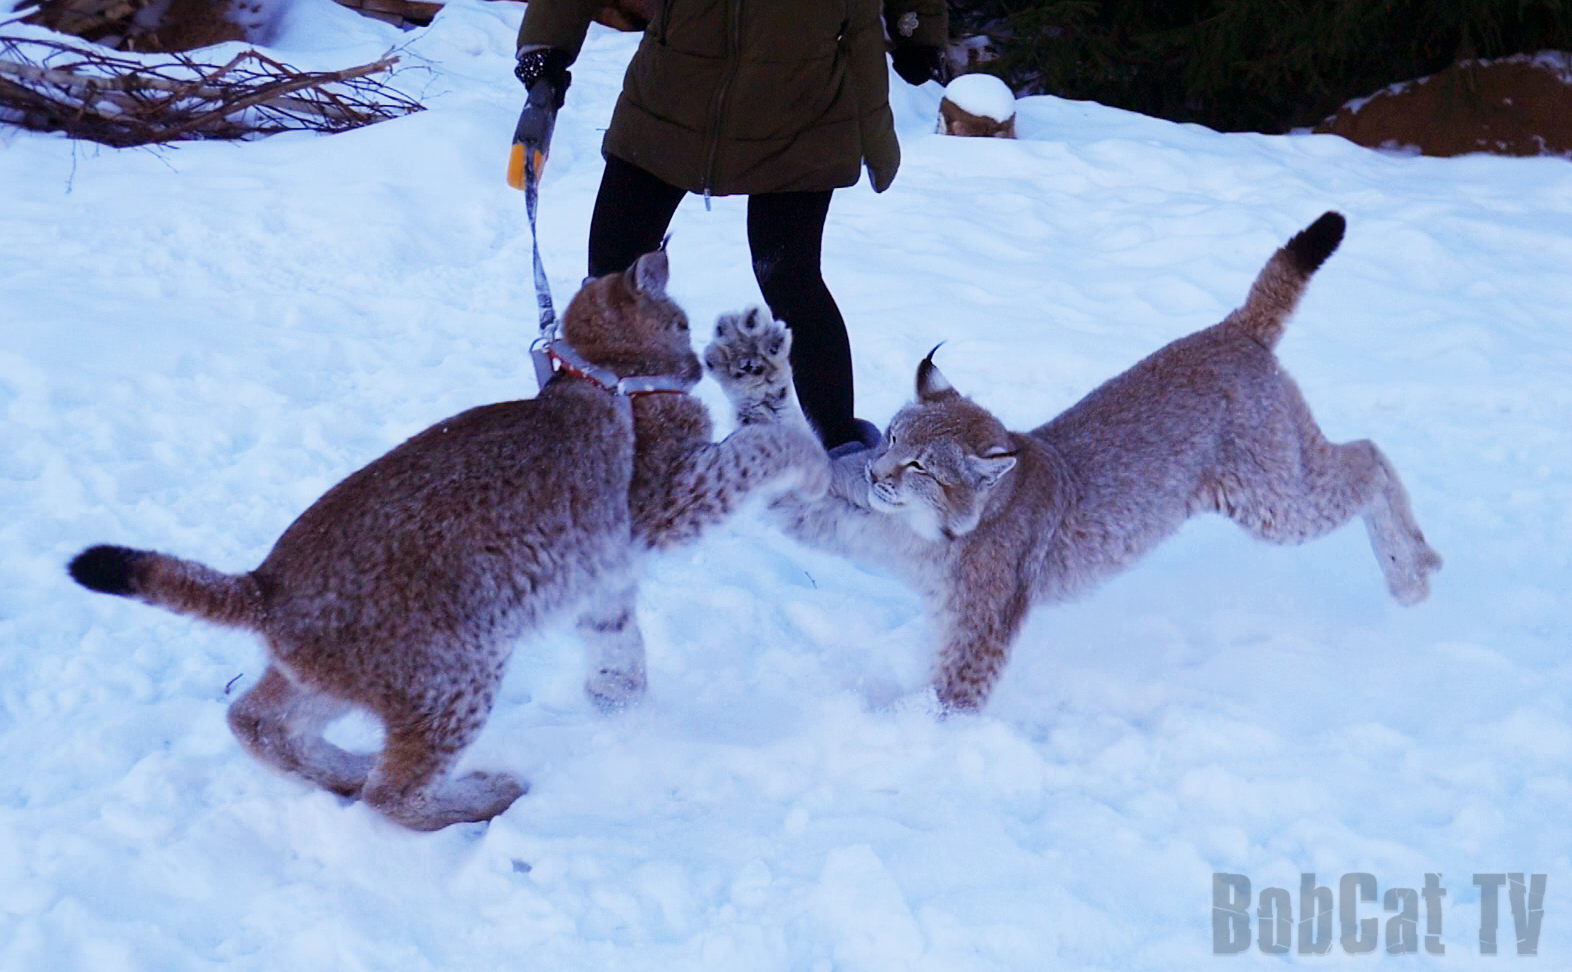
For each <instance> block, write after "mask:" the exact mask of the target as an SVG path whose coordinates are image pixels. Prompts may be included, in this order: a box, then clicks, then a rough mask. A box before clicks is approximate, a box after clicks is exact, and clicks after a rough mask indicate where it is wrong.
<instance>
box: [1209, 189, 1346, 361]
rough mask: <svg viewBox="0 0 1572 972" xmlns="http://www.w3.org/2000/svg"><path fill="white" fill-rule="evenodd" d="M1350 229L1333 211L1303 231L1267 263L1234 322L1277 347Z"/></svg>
mask: <svg viewBox="0 0 1572 972" xmlns="http://www.w3.org/2000/svg"><path fill="white" fill-rule="evenodd" d="M1346 226H1347V221H1346V220H1345V219H1343V216H1342V214H1341V213H1333V212H1329V213H1325V214H1323V215H1322V216H1321V218H1320V219H1318V220H1316V221H1315V222H1313V223H1311V224H1310V225H1309V226H1307V227H1305V228H1304V229H1303V230H1301V231H1300V232H1299V234H1298V235H1297V236H1295V237H1294V238H1293V239H1291V240H1289V241H1288V243H1287V244H1286V245H1285V246H1284V247H1283V248H1282V249H1280V250H1278V251H1277V252H1276V253H1274V254H1273V255H1272V259H1270V260H1268V261H1267V263H1266V267H1265V268H1264V269H1262V271H1261V275H1260V276H1259V277H1256V279H1255V283H1254V284H1252V285H1251V287H1250V296H1249V298H1248V299H1247V300H1246V301H1245V305H1244V306H1243V307H1241V308H1239V310H1237V311H1235V312H1234V314H1233V317H1232V320H1233V321H1234V322H1236V323H1237V324H1239V325H1240V326H1242V327H1244V328H1245V330H1247V331H1248V332H1249V333H1250V335H1251V336H1252V337H1254V338H1255V339H1256V340H1257V341H1260V342H1261V343H1262V344H1264V345H1266V346H1267V347H1268V348H1272V347H1276V346H1277V342H1278V341H1279V340H1281V339H1282V336H1283V330H1284V329H1285V328H1286V327H1287V325H1288V318H1289V316H1290V315H1291V314H1293V312H1294V308H1295V307H1296V306H1298V304H1299V297H1300V295H1302V294H1303V293H1304V290H1305V285H1306V284H1307V283H1309V282H1310V275H1311V274H1313V273H1315V271H1316V270H1317V269H1318V268H1319V267H1320V266H1321V264H1323V263H1325V262H1326V258H1327V257H1329V256H1331V255H1332V251H1334V250H1336V249H1337V245H1338V244H1339V243H1341V242H1343V230H1344V229H1345V228H1346Z"/></svg>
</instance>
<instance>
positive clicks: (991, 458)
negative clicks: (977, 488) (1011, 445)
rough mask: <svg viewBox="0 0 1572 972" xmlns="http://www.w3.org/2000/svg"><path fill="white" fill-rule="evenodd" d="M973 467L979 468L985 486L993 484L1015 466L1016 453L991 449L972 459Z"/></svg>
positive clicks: (978, 472) (978, 473) (978, 471)
mask: <svg viewBox="0 0 1572 972" xmlns="http://www.w3.org/2000/svg"><path fill="white" fill-rule="evenodd" d="M972 468H973V469H975V470H977V475H978V476H979V477H981V479H982V484H983V485H984V486H992V485H994V484H995V483H997V482H998V481H999V480H1001V479H1003V478H1004V474H1005V473H1007V472H1009V471H1010V470H1012V469H1014V468H1015V453H1013V452H1006V451H1004V450H1002V449H989V450H988V451H987V452H985V453H983V454H982V455H981V456H980V457H978V458H976V459H973V460H972Z"/></svg>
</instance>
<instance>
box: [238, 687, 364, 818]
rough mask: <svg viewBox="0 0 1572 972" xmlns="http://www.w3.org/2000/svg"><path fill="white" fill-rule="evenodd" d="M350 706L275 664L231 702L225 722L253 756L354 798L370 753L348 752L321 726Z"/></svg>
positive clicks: (325, 726)
mask: <svg viewBox="0 0 1572 972" xmlns="http://www.w3.org/2000/svg"><path fill="white" fill-rule="evenodd" d="M349 709H350V706H349V705H348V704H347V703H345V702H343V701H341V700H339V699H335V698H333V697H332V696H329V695H325V694H323V693H320V692H316V691H314V690H312V689H308V688H304V687H302V686H300V685H297V684H296V683H294V682H293V681H291V680H290V679H289V678H288V676H286V675H285V674H284V673H283V672H281V671H280V670H279V669H278V668H277V667H276V666H272V665H270V666H268V669H267V671H266V672H265V673H263V675H262V679H261V681H259V682H257V684H256V685H254V686H252V688H251V689H250V690H249V691H247V692H246V693H245V694H244V695H242V696H241V697H240V698H238V699H236V700H235V702H234V704H233V705H231V706H230V707H229V727H230V729H231V730H233V731H234V733H235V738H237V739H239V740H240V743H241V745H243V746H244V747H245V748H246V750H247V751H248V752H250V753H251V755H253V756H255V757H256V758H257V759H260V760H261V761H262V762H264V763H266V764H268V765H269V766H272V767H274V768H275V769H278V770H282V771H283V772H285V773H290V774H293V775H295V776H299V777H302V778H304V779H306V780H309V781H310V782H312V783H315V784H316V785H317V786H320V787H322V788H323V789H324V790H328V791H331V792H333V793H337V794H338V795H339V796H344V797H356V796H359V795H360V791H361V788H362V787H363V786H364V785H365V783H366V775H367V773H369V772H370V770H371V765H372V761H373V757H372V756H370V755H368V754H363V753H350V752H346V751H345V750H342V749H340V748H338V747H337V746H335V745H333V744H332V743H330V742H328V741H327V740H325V739H323V738H322V730H324V729H326V728H327V726H328V724H329V723H331V722H332V721H333V720H334V719H337V718H338V717H339V716H341V715H344V714H345V713H346V712H348V711H349Z"/></svg>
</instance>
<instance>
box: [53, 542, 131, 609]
mask: <svg viewBox="0 0 1572 972" xmlns="http://www.w3.org/2000/svg"><path fill="white" fill-rule="evenodd" d="M142 556H143V555H142V551H140V550H132V549H131V548H129V547H110V546H106V545H103V544H100V545H99V546H96V547H88V548H87V549H86V550H84V551H82V552H81V553H79V554H77V555H76V556H75V557H74V558H73V559H72V560H71V563H70V565H69V566H67V567H66V570H68V571H70V573H71V579H72V580H74V581H76V582H77V583H78V584H81V585H82V586H83V587H85V588H87V589H88V590H90V591H98V592H99V593H100V594H118V595H120V596H121V597H127V596H129V595H131V594H134V593H136V591H135V590H133V589H132V586H131V573H132V571H133V570H134V569H135V567H136V562H137V561H138V560H141V559H142Z"/></svg>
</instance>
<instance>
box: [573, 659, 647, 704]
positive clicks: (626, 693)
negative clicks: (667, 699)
mask: <svg viewBox="0 0 1572 972" xmlns="http://www.w3.org/2000/svg"><path fill="white" fill-rule="evenodd" d="M646 687H647V683H646V679H645V676H644V672H643V671H636V672H623V671H616V670H613V669H609V668H602V669H601V670H600V671H598V672H596V673H595V674H593V675H591V676H590V677H589V680H588V681H586V682H585V683H584V693H585V694H586V695H588V696H589V697H590V701H591V702H594V703H595V707H596V708H598V709H600V710H601V711H602V712H616V711H618V710H619V709H626V708H627V707H628V706H630V705H633V704H634V703H635V702H638V701H639V700H640V699H642V698H644V691H645V689H646Z"/></svg>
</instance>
